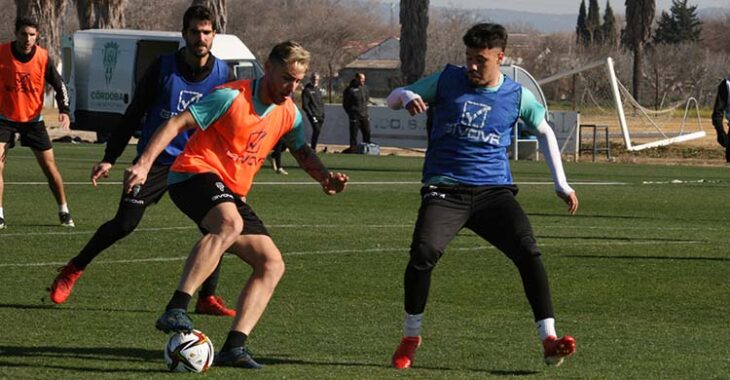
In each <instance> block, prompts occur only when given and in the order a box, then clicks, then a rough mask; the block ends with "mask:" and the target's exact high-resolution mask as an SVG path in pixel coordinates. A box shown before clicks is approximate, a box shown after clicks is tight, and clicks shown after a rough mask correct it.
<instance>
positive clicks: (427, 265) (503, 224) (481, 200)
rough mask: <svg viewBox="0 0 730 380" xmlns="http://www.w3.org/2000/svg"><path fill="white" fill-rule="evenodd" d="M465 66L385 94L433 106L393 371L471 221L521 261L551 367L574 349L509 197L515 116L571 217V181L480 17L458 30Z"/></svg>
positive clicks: (409, 348)
mask: <svg viewBox="0 0 730 380" xmlns="http://www.w3.org/2000/svg"><path fill="white" fill-rule="evenodd" d="M463 41H464V45H466V66H464V67H457V66H452V65H447V66H446V67H445V68H444V69H443V71H441V72H439V73H436V74H433V75H431V76H429V77H426V78H423V79H421V80H419V81H418V82H416V83H413V84H411V85H409V86H406V87H401V88H397V89H395V90H394V91H393V92H392V93H391V94H390V95H389V96H388V105H389V106H390V107H391V108H394V109H398V108H401V107H405V108H406V109H407V110H408V112H409V113H410V114H411V115H415V114H417V113H421V112H425V111H426V110H427V108H428V107H430V108H431V111H432V115H433V117H432V123H431V127H430V128H431V129H430V130H429V141H428V149H427V150H426V158H425V161H424V165H423V179H422V181H423V185H424V186H423V188H422V189H421V197H422V200H421V207H420V209H419V211H418V219H417V221H416V226H415V230H414V232H413V240H412V242H411V249H410V260H409V262H408V265H407V267H406V272H405V277H404V290H405V311H406V316H405V322H404V328H403V338H402V339H401V343H400V345H399V346H398V348H397V349H396V351H395V353H394V354H393V358H392V364H393V366H394V367H396V368H410V367H411V366H412V364H413V358H414V356H415V352H416V349H417V348H418V346H420V344H421V337H420V328H421V319H422V318H423V313H424V310H425V308H426V301H427V298H428V292H429V288H430V284H431V273H432V271H433V268H434V267H435V266H436V263H437V262H438V261H439V259H440V258H441V256H442V255H443V254H444V250H445V249H446V246H447V245H448V243H449V242H450V241H451V240H452V239H453V238H454V237H455V236H456V234H457V233H458V232H459V230H461V229H462V228H469V229H471V230H472V231H474V232H475V233H476V234H477V235H479V236H480V237H482V238H483V239H484V240H486V241H488V242H489V243H491V244H492V245H494V246H495V247H497V248H498V249H499V250H501V251H502V252H503V253H504V254H505V255H506V256H507V257H508V258H509V259H510V260H512V262H513V263H514V264H515V266H516V267H517V269H518V271H519V273H520V276H521V278H522V284H523V286H524V290H525V293H526V295H527V300H528V302H529V303H530V306H531V308H532V312H533V316H534V319H535V323H536V327H537V330H538V334H539V335H540V339H541V340H542V343H543V348H544V360H545V362H546V363H547V364H553V365H558V364H560V363H562V361H563V359H564V358H565V357H567V356H570V355H572V354H573V353H574V352H575V340H574V339H573V338H572V337H570V336H564V337H562V338H558V337H557V333H556V330H555V317H554V312H553V305H552V300H551V296H550V288H549V285H548V278H547V273H546V271H545V268H544V266H543V263H542V260H541V258H540V251H539V249H538V247H537V243H536V241H535V236H534V233H533V232H532V227H531V226H530V222H529V220H528V219H527V215H526V214H525V212H524V211H523V210H522V207H521V206H520V205H519V203H518V202H517V200H516V199H515V195H516V194H517V187H516V186H515V185H514V184H513V182H512V173H511V171H510V167H509V159H508V152H507V151H508V148H509V145H510V144H511V136H512V135H513V128H515V125H516V123H517V120H518V119H521V120H522V121H523V122H524V123H525V125H526V126H527V127H528V128H529V129H531V130H532V131H533V132H534V133H535V134H536V135H537V137H538V141H539V144H540V148H541V150H542V152H543V154H544V155H545V160H546V161H547V163H548V167H549V168H550V171H551V174H552V177H553V182H554V183H555V190H556V193H557V195H558V196H559V197H560V198H562V199H563V200H564V201H565V202H566V203H567V204H568V211H569V212H570V213H571V214H574V213H575V212H576V211H577V209H578V198H577V197H576V194H575V191H573V189H572V188H571V187H570V186H569V185H568V182H567V180H566V178H565V173H564V171H563V166H562V162H561V159H560V150H559V148H558V144H557V141H556V139H555V134H554V133H553V131H552V129H550V126H549V125H548V124H547V122H546V121H545V109H544V107H543V106H542V105H540V104H539V103H538V102H537V100H536V99H535V96H534V95H533V94H532V93H531V92H530V91H529V90H527V89H526V88H524V87H522V86H521V85H519V84H518V83H516V82H514V81H513V80H511V79H510V78H507V77H506V76H504V75H502V73H501V72H500V70H499V65H500V63H501V62H502V60H503V59H504V50H505V48H506V45H507V31H506V30H505V29H504V27H502V26H501V25H497V24H477V25H475V26H473V27H472V28H471V29H469V31H468V32H467V33H466V34H465V35H464V37H463Z"/></svg>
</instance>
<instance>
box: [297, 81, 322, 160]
mask: <svg viewBox="0 0 730 380" xmlns="http://www.w3.org/2000/svg"><path fill="white" fill-rule="evenodd" d="M309 79H310V81H309V83H307V85H306V86H304V89H302V110H304V113H305V114H306V115H307V119H309V124H311V125H312V144H311V146H312V150H314V151H317V140H318V139H319V133H320V132H321V131H322V125H323V124H324V102H323V101H322V90H321V89H320V88H319V74H317V73H312V75H311V76H310V78H309Z"/></svg>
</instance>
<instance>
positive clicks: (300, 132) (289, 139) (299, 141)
mask: <svg viewBox="0 0 730 380" xmlns="http://www.w3.org/2000/svg"><path fill="white" fill-rule="evenodd" d="M294 108H295V109H296V117H295V118H294V126H293V127H292V130H291V131H289V132H287V134H285V135H284V136H283V137H282V138H283V139H284V144H286V146H287V147H289V149H291V150H297V149H299V148H301V147H302V146H303V145H304V144H305V143H306V141H305V137H306V136H305V135H304V125H303V124H304V123H302V113H301V112H299V107H294Z"/></svg>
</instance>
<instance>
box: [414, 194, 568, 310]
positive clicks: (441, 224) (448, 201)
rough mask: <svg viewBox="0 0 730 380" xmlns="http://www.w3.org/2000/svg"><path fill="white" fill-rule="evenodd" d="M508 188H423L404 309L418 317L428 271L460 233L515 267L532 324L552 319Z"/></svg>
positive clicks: (523, 220)
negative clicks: (497, 252)
mask: <svg viewBox="0 0 730 380" xmlns="http://www.w3.org/2000/svg"><path fill="white" fill-rule="evenodd" d="M516 193H517V188H516V187H512V186H424V187H423V188H422V189H421V207H420V209H419V211H418V219H417V221H416V226H415V229H414V232H413V239H412V242H411V249H410V260H409V262H408V266H407V267H406V273H405V276H404V293H405V309H406V312H407V313H408V314H420V313H423V311H424V310H425V307H426V301H427V299H428V292H429V288H430V284H431V273H432V271H433V268H434V267H435V266H436V264H437V263H438V261H439V259H440V258H441V257H442V256H443V254H444V251H445V249H446V246H447V245H448V243H449V242H450V241H451V240H452V239H453V238H454V237H455V236H456V234H457V233H458V232H459V231H460V230H461V229H462V228H464V227H466V228H469V229H470V230H472V231H474V232H475V233H476V234H477V235H479V236H480V237H481V238H483V239H484V240H486V241H487V242H489V243H491V244H492V245H494V246H495V247H496V248H498V249H499V250H500V251H502V252H503V253H504V254H505V255H506V256H507V257H508V258H509V259H510V260H512V262H513V263H514V264H515V265H516V266H517V269H518V270H519V272H520V276H521V278H522V283H523V287H524V290H525V293H526V295H527V299H528V302H529V303H530V306H531V307H532V310H533V314H534V317H535V320H540V319H544V318H550V317H553V306H552V300H551V296H550V288H549V285H548V281H547V274H546V272H545V268H544V267H543V265H542V260H541V258H540V251H539V250H538V248H537V242H536V241H535V236H534V233H533V231H532V226H531V225H530V222H529V220H528V219H527V215H526V214H525V213H524V211H523V210H522V207H521V206H520V205H519V203H518V202H517V199H516V198H515V194H516Z"/></svg>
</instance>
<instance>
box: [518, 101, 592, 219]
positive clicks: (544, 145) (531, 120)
mask: <svg viewBox="0 0 730 380" xmlns="http://www.w3.org/2000/svg"><path fill="white" fill-rule="evenodd" d="M520 118H522V120H523V121H524V122H525V125H527V127H528V128H530V129H532V130H533V131H534V133H535V135H537V140H538V141H539V144H540V150H541V151H542V154H543V156H544V157H545V161H546V162H547V164H548V168H549V169H550V174H551V175H552V178H553V183H554V184H555V192H556V193H557V195H558V196H559V197H560V199H562V200H563V201H565V203H566V204H567V205H568V211H569V212H570V213H571V214H575V213H576V211H578V196H577V195H576V193H575V190H573V188H571V187H570V185H568V180H567V178H566V177H565V171H564V170H563V161H562V159H561V157H560V147H558V139H557V138H555V132H553V129H552V128H550V125H549V124H548V122H547V120H545V108H544V107H543V106H542V105H541V104H540V103H538V101H537V99H535V95H533V94H532V93H531V92H530V91H529V90H527V89H525V88H523V89H522V101H521V106H520Z"/></svg>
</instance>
